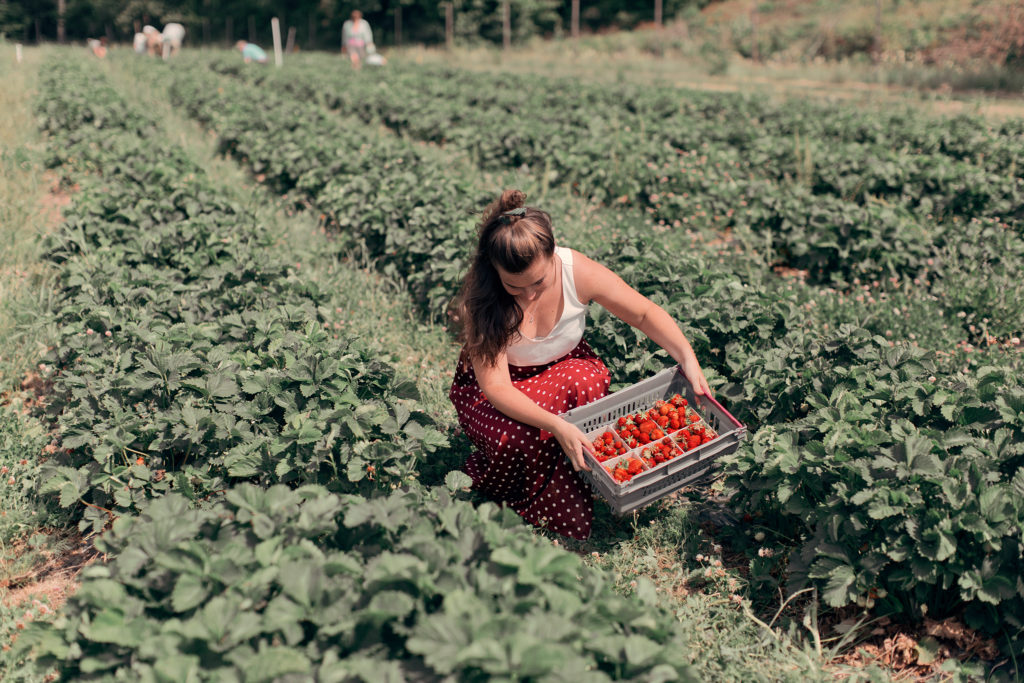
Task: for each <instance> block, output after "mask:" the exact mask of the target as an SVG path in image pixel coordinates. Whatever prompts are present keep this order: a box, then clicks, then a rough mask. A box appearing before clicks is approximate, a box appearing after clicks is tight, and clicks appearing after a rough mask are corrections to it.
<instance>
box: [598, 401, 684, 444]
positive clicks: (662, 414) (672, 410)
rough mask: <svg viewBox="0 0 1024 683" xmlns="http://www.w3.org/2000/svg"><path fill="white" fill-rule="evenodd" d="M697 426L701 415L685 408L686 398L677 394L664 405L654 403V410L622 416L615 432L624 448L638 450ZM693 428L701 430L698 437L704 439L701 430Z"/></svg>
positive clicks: (663, 403)
mask: <svg viewBox="0 0 1024 683" xmlns="http://www.w3.org/2000/svg"><path fill="white" fill-rule="evenodd" d="M697 422H700V415H698V414H697V413H696V411H694V410H693V409H692V408H690V407H689V406H688V405H687V402H686V399H685V398H683V397H682V396H680V395H679V394H676V395H674V396H673V397H672V398H670V399H669V400H667V401H655V402H654V407H653V408H651V409H650V410H648V411H647V412H646V413H644V412H638V413H635V414H633V415H623V416H622V417H620V418H619V420H618V423H617V429H616V431H617V432H618V434H619V436H620V437H622V439H623V440H624V441H625V442H626V445H628V446H629V447H630V448H638V447H640V446H646V445H647V444H649V443H651V442H652V441H657V440H658V439H661V438H663V437H664V436H665V435H666V434H671V433H673V432H676V431H679V430H680V429H684V428H688V427H690V426H691V425H695V423H697ZM694 428H695V429H699V430H700V432H698V433H699V434H700V435H701V436H703V435H704V428H703V427H699V426H695V427H694ZM688 433H689V430H688ZM676 437H677V438H678V437H679V435H676ZM691 448H692V447H691Z"/></svg>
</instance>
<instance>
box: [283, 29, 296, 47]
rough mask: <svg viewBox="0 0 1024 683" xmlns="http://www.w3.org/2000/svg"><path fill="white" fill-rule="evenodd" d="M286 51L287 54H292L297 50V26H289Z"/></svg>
mask: <svg viewBox="0 0 1024 683" xmlns="http://www.w3.org/2000/svg"><path fill="white" fill-rule="evenodd" d="M284 51H285V52H286V53H287V54H291V53H292V52H294V51H295V27H294V26H289V27H288V40H287V41H286V42H285V44H284Z"/></svg>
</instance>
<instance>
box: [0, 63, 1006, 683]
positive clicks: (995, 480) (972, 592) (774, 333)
mask: <svg viewBox="0 0 1024 683" xmlns="http://www.w3.org/2000/svg"><path fill="white" fill-rule="evenodd" d="M4 59H8V56H7V54H6V52H5V56H4ZM417 62H419V63H417ZM478 66H479V65H478ZM0 76H2V78H3V81H4V83H5V88H4V92H3V94H2V97H3V98H4V99H3V100H0V104H2V105H3V106H2V107H0V110H2V111H3V112H4V114H3V116H4V118H3V119H2V123H0V134H2V136H3V137H2V140H3V153H2V156H0V173H2V175H0V211H2V213H0V218H2V221H0V222H2V226H0V229H2V230H3V232H4V244H5V251H3V252H0V258H2V278H0V291H3V293H4V297H3V301H2V302H0V330H3V334H2V335H0V381H2V386H0V391H3V392H4V393H3V396H4V405H3V410H2V412H0V471H2V477H3V478H2V480H0V504H2V509H3V515H2V516H0V543H2V546H0V550H2V553H3V556H2V562H3V564H2V566H0V571H2V574H0V598H2V599H3V603H2V606H0V644H2V648H3V649H2V651H0V678H3V679H4V680H8V679H9V680H15V681H19V680H20V681H40V680H48V679H51V680H52V678H53V677H54V676H56V677H59V678H61V679H65V680H115V679H129V680H152V681H156V680H173V681H178V680H222V679H226V680H246V681H249V680H252V681H257V680H338V681H347V680H352V681H356V680H367V681H381V680H389V681H391V680H393V681H402V680H442V679H446V678H447V679H448V680H492V679H496V680H513V679H515V680H566V681H589V680H594V681H601V680H644V681H665V680H736V681H740V680H742V681H750V680H792V681H798V680H799V681H803V680H833V679H836V678H842V679H849V680H880V681H881V680H891V679H897V680H906V679H922V680H923V679H934V680H966V679H969V678H975V679H986V678H988V679H991V680H1013V679H1014V678H1018V677H1019V676H1020V674H1021V669H1022V668H1024V667H1022V665H1021V663H1020V662H1021V656H1022V655H1024V647H1022V643H1024V640H1022V629H1024V583H1022V581H1021V576H1020V567H1021V566H1024V538H1022V531H1021V529H1022V522H1024V362H1022V361H1024V356H1022V354H1021V350H1022V346H1021V342H1020V337H1021V336H1022V333H1024V284H1022V281H1021V277H1020V274H1021V273H1022V272H1024V239H1022V238H1024V169H1022V168H1021V166H1020V160H1021V159H1022V158H1024V120H1022V119H1020V118H1019V117H1014V116H1009V117H999V118H983V117H981V116H980V115H978V114H975V113H963V114H958V115H955V116H950V115H945V116H943V115H939V114H937V113H936V112H935V111H933V110H932V109H930V108H928V107H920V106H915V105H914V104H913V103H911V102H910V101H909V100H908V101H893V100H886V101H885V102H875V103H873V104H872V105H871V106H865V107H861V106H857V105H855V104H852V103H848V102H834V101H825V100H816V99H811V98H807V97H800V98H782V97H768V96H766V95H764V94H763V93H757V92H755V93H747V94H744V93H738V92H737V93H723V92H712V91H709V90H698V89H683V88H679V87H676V86H675V85H673V84H671V83H658V84H654V83H650V82H642V80H636V81H621V80H619V81H617V82H616V85H615V87H608V84H607V83H606V82H604V81H603V80H601V79H599V78H595V79H593V80H592V81H588V80H584V81H583V82H579V81H577V80H575V79H568V78H565V77H563V76H560V75H558V74H557V73H556V74H548V75H539V74H536V73H526V71H525V70H523V72H521V73H513V72H512V71H511V70H505V71H503V72H499V71H498V70H497V69H487V68H466V67H463V66H459V65H458V64H456V63H453V62H444V61H442V60H436V59H422V60H417V59H414V58H410V59H407V60H404V61H403V60H401V59H393V60H392V62H391V64H389V66H388V67H387V70H386V71H382V72H373V71H363V72H358V73H353V72H352V71H350V70H349V69H347V68H343V67H342V65H341V64H340V63H339V61H338V59H337V57H336V56H331V55H322V54H308V55H300V56H295V57H294V58H290V59H289V62H288V64H287V65H286V66H285V67H284V68H282V69H274V68H258V67H253V68H248V67H246V66H245V65H243V64H241V63H240V61H239V59H238V57H237V55H235V54H231V53H221V52H217V51H196V52H194V53H192V54H184V55H183V56H182V57H180V58H179V59H177V60H175V61H173V62H172V63H162V62H158V61H156V60H148V59H136V58H133V56H132V55H130V54H128V53H127V51H126V50H125V51H118V50H114V51H112V53H111V55H110V58H109V59H107V60H104V61H100V60H84V59H83V58H82V56H81V55H80V54H78V53H75V52H72V51H71V50H62V49H57V48H47V49H39V50H32V51H29V52H28V54H27V59H26V61H25V62H24V63H22V64H20V65H15V64H13V63H12V62H10V61H0ZM7 84H10V86H11V87H6V85H7ZM505 187H519V188H522V189H523V190H524V191H525V192H526V193H527V194H528V196H529V203H530V204H531V205H538V206H541V207H543V208H545V209H546V210H547V211H549V212H550V213H551V214H552V216H553V217H554V218H555V225H556V232H557V237H558V239H559V241H560V242H561V243H562V244H566V245H571V246H573V247H574V248H576V249H578V250H580V251H582V252H584V253H587V254H588V255H590V256H592V257H593V258H595V259H596V260H599V261H601V262H602V263H605V264H606V265H608V266H609V267H611V268H612V269H613V270H614V271H616V272H617V273H619V274H620V275H622V277H623V278H624V279H626V280H627V281H628V282H629V283H630V284H631V285H633V286H634V287H636V288H637V289H638V290H640V291H641V292H642V293H644V294H646V295H647V296H649V297H650V298H652V299H653V300H654V301H656V302H657V303H659V304H660V305H662V306H663V307H664V308H665V309H666V310H667V311H669V313H671V314H672V315H673V316H674V317H675V318H676V319H677V320H678V321H679V322H680V324H681V325H682V326H683V329H684V331H685V332H686V334H687V336H688V337H689V338H690V340H691V341H692V342H693V345H694V348H695V351H696V353H697V355H698V357H699V358H700V359H701V362H702V364H703V366H704V368H705V372H706V374H707V376H708V379H709V381H710V383H711V385H712V387H713V389H714V390H715V393H716V395H717V396H718V397H719V398H720V400H722V401H723V403H725V404H726V406H727V407H728V408H729V410H730V411H731V412H732V413H733V414H734V415H736V416H737V417H738V418H739V419H740V420H742V421H743V422H744V423H745V424H746V425H747V426H748V429H749V436H748V438H747V439H746V441H745V442H744V443H743V444H742V445H741V447H740V449H739V450H738V451H737V452H736V453H735V454H733V455H731V456H729V457H728V458H726V459H724V460H723V462H722V463H721V467H720V468H718V470H717V471H716V473H715V475H714V476H713V477H711V478H709V479H707V480H705V481H703V482H701V483H700V484H699V485H697V486H693V487H689V488H686V489H684V490H682V491H681V492H680V494H679V495H677V496H675V497H673V498H671V499H666V500H663V501H660V502H659V503H657V504H655V505H652V506H650V507H648V508H645V509H644V510H642V511H640V512H639V513H637V514H631V515H628V516H626V517H623V518H619V517H616V516H614V515H612V514H611V513H610V512H609V510H608V508H607V506H606V505H603V504H602V503H600V502H598V504H597V510H596V519H595V533H594V535H593V536H592V538H591V539H590V540H588V541H586V542H567V541H565V540H564V539H559V538H556V537H554V536H553V535H551V534H548V533H546V532H544V531H538V530H534V529H530V528H528V527H526V526H524V525H523V524H522V522H521V521H520V520H519V519H518V517H516V515H514V514H513V513H511V512H510V511H508V510H502V509H500V508H498V507H497V506H495V505H493V504H491V503H488V502H486V501H483V500H481V499H480V498H479V496H477V495H476V494H475V493H473V492H472V491H470V490H468V488H467V485H468V483H469V482H468V477H466V476H465V475H463V474H461V473H460V472H458V467H459V465H460V463H461V462H462V460H463V459H464V458H465V456H466V455H467V454H468V453H469V451H470V448H471V446H470V444H469V443H468V440H467V439H466V437H465V435H463V434H461V433H460V431H459V429H458V428H457V422H456V419H455V415H454V411H453V409H452V407H451V405H450V404H449V402H448V400H447V390H448V383H449V382H450V380H451V376H452V371H453V370H454V364H455V360H456V358H457V355H458V350H459V349H458V346H457V344H456V343H455V342H454V340H453V339H452V336H451V334H450V332H449V330H448V329H447V322H448V320H447V317H446V307H447V305H448V303H449V301H450V300H451V298H452V296H453V295H454V293H455V291H456V290H457V288H458V285H459V283H460V281H461V277H462V275H463V273H464V271H465V266H466V263H467V259H468V258H469V256H470V254H471V252H472V249H473V247H474V235H475V232H474V231H475V228H474V223H475V216H474V214H473V212H474V211H477V210H479V209H480V208H481V207H482V206H483V205H484V204H485V203H486V202H487V201H488V200H490V199H491V198H492V197H493V196H494V195H496V193H497V192H498V191H500V189H502V188H505ZM587 339H588V341H589V342H590V343H591V345H592V346H593V348H594V349H595V351H597V353H598V354H599V355H600V356H601V357H602V358H604V359H605V361H606V362H607V364H608V366H609V368H610V369H611V371H612V375H613V388H621V387H624V386H628V385H629V384H631V383H633V382H636V381H638V380H639V379H642V378H644V377H647V376H649V375H651V374H653V373H654V372H656V371H658V370H660V369H662V368H664V367H667V366H668V365H669V363H670V359H669V358H668V357H667V356H666V354H664V352H662V351H660V350H659V349H657V348H656V347H655V346H653V345H652V344H651V343H650V342H649V341H648V340H646V339H645V338H642V335H639V334H638V333H636V332H635V331H633V330H632V329H631V328H628V327H627V326H625V325H623V324H622V323H620V322H619V321H617V320H615V319H613V318H610V317H609V316H608V314H607V313H604V312H603V311H601V310H599V309H598V308H594V309H593V310H592V311H591V316H590V319H589V321H588V332H587Z"/></svg>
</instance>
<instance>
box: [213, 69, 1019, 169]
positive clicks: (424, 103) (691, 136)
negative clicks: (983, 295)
mask: <svg viewBox="0 0 1024 683" xmlns="http://www.w3.org/2000/svg"><path fill="white" fill-rule="evenodd" d="M295 64H298V65H299V66H298V67H297V68H295V67H293V65H295ZM213 66H214V68H215V69H216V70H218V71H220V72H222V73H231V74H234V75H243V74H244V75H246V76H247V77H252V78H254V79H257V80H263V79H268V80H271V81H275V82H278V77H277V75H275V73H274V72H269V73H268V72H255V71H253V70H251V69H244V68H242V66H241V65H239V64H238V62H237V60H222V61H218V62H216V63H215V64H214V65H213ZM328 66H329V62H327V61H326V60H325V59H324V58H323V57H322V56H318V55H309V56H306V57H304V58H302V59H301V60H300V61H299V62H296V61H295V60H291V62H290V63H289V67H288V71H289V72H290V75H289V77H288V78H287V79H285V80H287V81H294V79H295V78H296V77H298V78H300V79H301V80H303V81H305V83H297V84H296V86H297V87H298V88H301V89H302V91H303V92H305V93H306V94H308V95H309V96H310V97H312V98H316V99H319V100H321V101H323V102H325V103H326V104H328V105H329V106H331V107H332V108H345V109H347V110H351V111H354V112H357V113H359V114H360V115H361V116H367V117H385V118H388V119H390V118H392V117H394V121H395V122H396V123H397V124H398V125H399V126H400V127H401V128H403V129H410V130H415V131H417V132H418V133H419V134H424V135H431V136H433V135H436V131H438V130H442V129H447V130H449V131H453V132H454V131H457V130H459V129H464V128H466V127H468V126H469V125H470V124H471V122H472V121H474V120H475V119H477V118H478V117H480V118H483V117H490V116H491V115H492V114H494V113H500V114H503V115H504V116H505V117H506V118H509V117H511V118H513V119H515V118H528V119H529V120H530V121H536V122H539V123H544V124H559V123H560V124H563V125H568V126H570V127H574V128H577V129H579V130H582V131H589V130H590V126H592V125H593V124H594V121H595V118H596V117H597V116H601V117H604V118H607V119H609V120H612V121H614V122H616V123H617V124H620V125H622V126H628V127H630V128H634V129H636V130H640V131H642V132H643V133H645V134H646V135H647V136H653V137H657V138H659V139H664V140H666V141H668V142H670V144H673V145H674V146H676V147H685V148H694V147H697V146H699V145H700V144H702V143H705V142H707V143H710V144H713V145H724V146H727V147H730V148H734V149H737V150H738V151H740V152H743V153H753V152H756V151H757V150H758V149H759V148H761V145H763V144H764V142H765V140H770V139H772V138H786V137H794V136H795V137H797V138H800V139H804V140H820V141H822V142H823V143H824V144H826V145H829V146H831V147H833V148H843V147H846V146H847V145H852V146H851V147H850V148H849V149H857V146H861V147H863V148H864V149H866V150H874V151H879V152H881V151H882V150H885V149H889V150H892V149H893V148H894V141H896V142H898V144H899V147H898V148H899V149H904V150H907V151H910V152H914V153H917V154H922V155H927V156H936V157H944V158H946V159H948V160H950V161H962V162H967V163H970V164H974V165H976V166H977V167H978V168H979V169H981V170H984V171H986V172H989V173H995V174H1004V175H1005V174H1008V175H1011V176H1012V175H1018V176H1019V175H1021V172H1022V169H1021V168H1020V165H1019V163H1018V160H1019V157H1020V155H1021V153H1022V152H1024V148H1022V142H1021V134H1022V133H1024V128H1022V124H1021V122H1020V121H1019V120H1017V119H1008V120H1006V121H1003V122H1001V123H998V124H993V123H991V122H989V121H986V120H985V119H982V118H979V117H975V116H970V115H961V116H957V117H952V118H949V119H947V120H944V121H942V122H939V121H937V120H935V119H929V118H927V117H923V116H921V114H920V112H919V111H918V110H915V109H914V108H912V107H910V106H905V107H891V108H888V109H886V110H881V111H879V110H870V109H869V110H861V109H858V108H856V107H849V106H845V105H843V104H836V103H830V102H824V101H818V100H815V99H806V98H805V99H802V100H795V99H790V100H788V101H786V102H784V103H781V104H780V103H778V102H773V101H771V100H770V99H768V98H764V97H757V96H751V95H747V94H729V93H717V92H716V93H708V92H701V91H690V90H683V89H680V88H675V87H671V86H663V87H662V86H655V87H652V86H649V85H646V84H630V83H618V84H616V85H615V86H614V87H607V86H602V85H596V84H595V85H588V84H581V83H579V82H576V81H570V80H567V79H562V78H557V77H551V76H541V75H537V74H531V75H517V74H509V73H501V74H494V73H482V72H473V71H468V70H466V69H459V68H453V67H437V66H433V67H431V66H419V65H415V66H414V65H409V64H405V65H403V64H397V65H395V66H394V68H391V69H389V70H388V72H387V73H374V74H371V75H366V76H365V77H364V78H362V79H361V80H360V79H359V78H358V76H359V75H358V74H356V75H355V76H356V77H353V74H351V73H345V72H338V71H337V70H329V69H327V68H326V67H328ZM342 80H343V81H344V82H345V84H346V85H348V86H350V87H351V89H350V90H349V91H348V93H346V92H345V91H344V90H341V89H338V88H337V87H336V86H337V84H338V83H339V82H341V81H342ZM318 82H319V83H320V84H321V85H322V86H323V87H322V89H320V90H319V91H318V90H316V89H315V86H316V84H317V83H318ZM279 84H280V85H282V86H283V85H285V82H284V81H280V82H279ZM403 93H404V94H406V95H408V94H412V96H413V97H412V99H411V100H409V99H406V100H404V101H403V100H402V98H401V94H403ZM364 95H367V96H368V99H364V98H363V97H362V96H364ZM384 98H387V100H386V101H385V99H384ZM385 104H386V105H387V108H386V109H385V108H384V105H385ZM343 105H344V106H343ZM392 105H393V106H392ZM453 105H454V106H453ZM627 132H628V131H627ZM795 151H796V150H790V152H791V153H792V152H795ZM854 156H856V154H854ZM796 161H798V160H796V159H777V158H776V159H772V160H770V162H769V163H772V164H777V165H778V166H777V168H778V169H782V168H787V167H788V168H791V169H795V166H792V164H793V163H794V162H796Z"/></svg>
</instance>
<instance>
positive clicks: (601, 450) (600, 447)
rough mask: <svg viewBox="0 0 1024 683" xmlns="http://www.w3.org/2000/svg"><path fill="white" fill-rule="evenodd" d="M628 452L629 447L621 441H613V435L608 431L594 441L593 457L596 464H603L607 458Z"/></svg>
mask: <svg viewBox="0 0 1024 683" xmlns="http://www.w3.org/2000/svg"><path fill="white" fill-rule="evenodd" d="M628 450H629V447H628V446H626V444H624V443H622V442H621V441H616V440H615V435H614V434H612V433H611V432H610V431H607V432H605V433H604V434H602V435H601V436H599V437H597V438H596V439H594V456H595V457H596V458H597V461H598V462H604V461H605V460H608V459H609V458H614V457H615V456H617V455H622V454H623V453H625V452H626V451H628Z"/></svg>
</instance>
